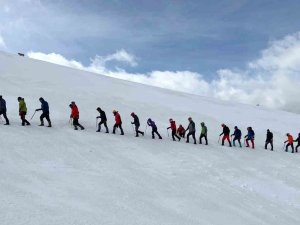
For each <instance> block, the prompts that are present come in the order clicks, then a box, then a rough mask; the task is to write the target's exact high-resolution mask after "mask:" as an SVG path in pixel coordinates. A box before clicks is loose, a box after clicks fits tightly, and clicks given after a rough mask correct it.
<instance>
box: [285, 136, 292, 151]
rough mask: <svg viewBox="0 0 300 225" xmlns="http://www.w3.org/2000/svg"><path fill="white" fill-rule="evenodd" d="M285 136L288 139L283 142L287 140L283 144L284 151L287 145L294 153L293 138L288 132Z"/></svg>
mask: <svg viewBox="0 0 300 225" xmlns="http://www.w3.org/2000/svg"><path fill="white" fill-rule="evenodd" d="M286 136H287V137H288V139H287V140H286V141H285V142H284V143H287V142H288V144H287V145H286V146H285V151H286V152H288V147H289V146H291V148H292V153H294V138H293V136H292V135H291V134H289V133H287V134H286Z"/></svg>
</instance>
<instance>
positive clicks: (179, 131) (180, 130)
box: [177, 126, 185, 134]
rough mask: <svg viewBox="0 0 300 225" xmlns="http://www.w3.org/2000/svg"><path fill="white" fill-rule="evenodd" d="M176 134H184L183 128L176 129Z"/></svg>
mask: <svg viewBox="0 0 300 225" xmlns="http://www.w3.org/2000/svg"><path fill="white" fill-rule="evenodd" d="M177 133H178V134H184V133H185V129H184V127H183V126H179V127H178V129H177Z"/></svg>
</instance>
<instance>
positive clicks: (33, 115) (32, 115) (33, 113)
mask: <svg viewBox="0 0 300 225" xmlns="http://www.w3.org/2000/svg"><path fill="white" fill-rule="evenodd" d="M35 113H36V111H34V113H33V115H32V117H31V119H30V120H32V119H33V117H34V115H35Z"/></svg>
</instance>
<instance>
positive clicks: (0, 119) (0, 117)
mask: <svg viewBox="0 0 300 225" xmlns="http://www.w3.org/2000/svg"><path fill="white" fill-rule="evenodd" d="M0 121H1V123H3V120H2V116H1V115H0Z"/></svg>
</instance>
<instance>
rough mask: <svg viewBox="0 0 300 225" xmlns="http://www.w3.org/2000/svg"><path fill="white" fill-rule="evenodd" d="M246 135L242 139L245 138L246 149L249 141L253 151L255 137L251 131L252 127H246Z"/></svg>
mask: <svg viewBox="0 0 300 225" xmlns="http://www.w3.org/2000/svg"><path fill="white" fill-rule="evenodd" d="M247 131H248V134H247V135H246V136H245V137H244V138H246V147H247V148H249V147H250V146H249V141H251V144H252V149H254V137H255V133H254V130H253V129H252V127H248V128H247Z"/></svg>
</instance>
